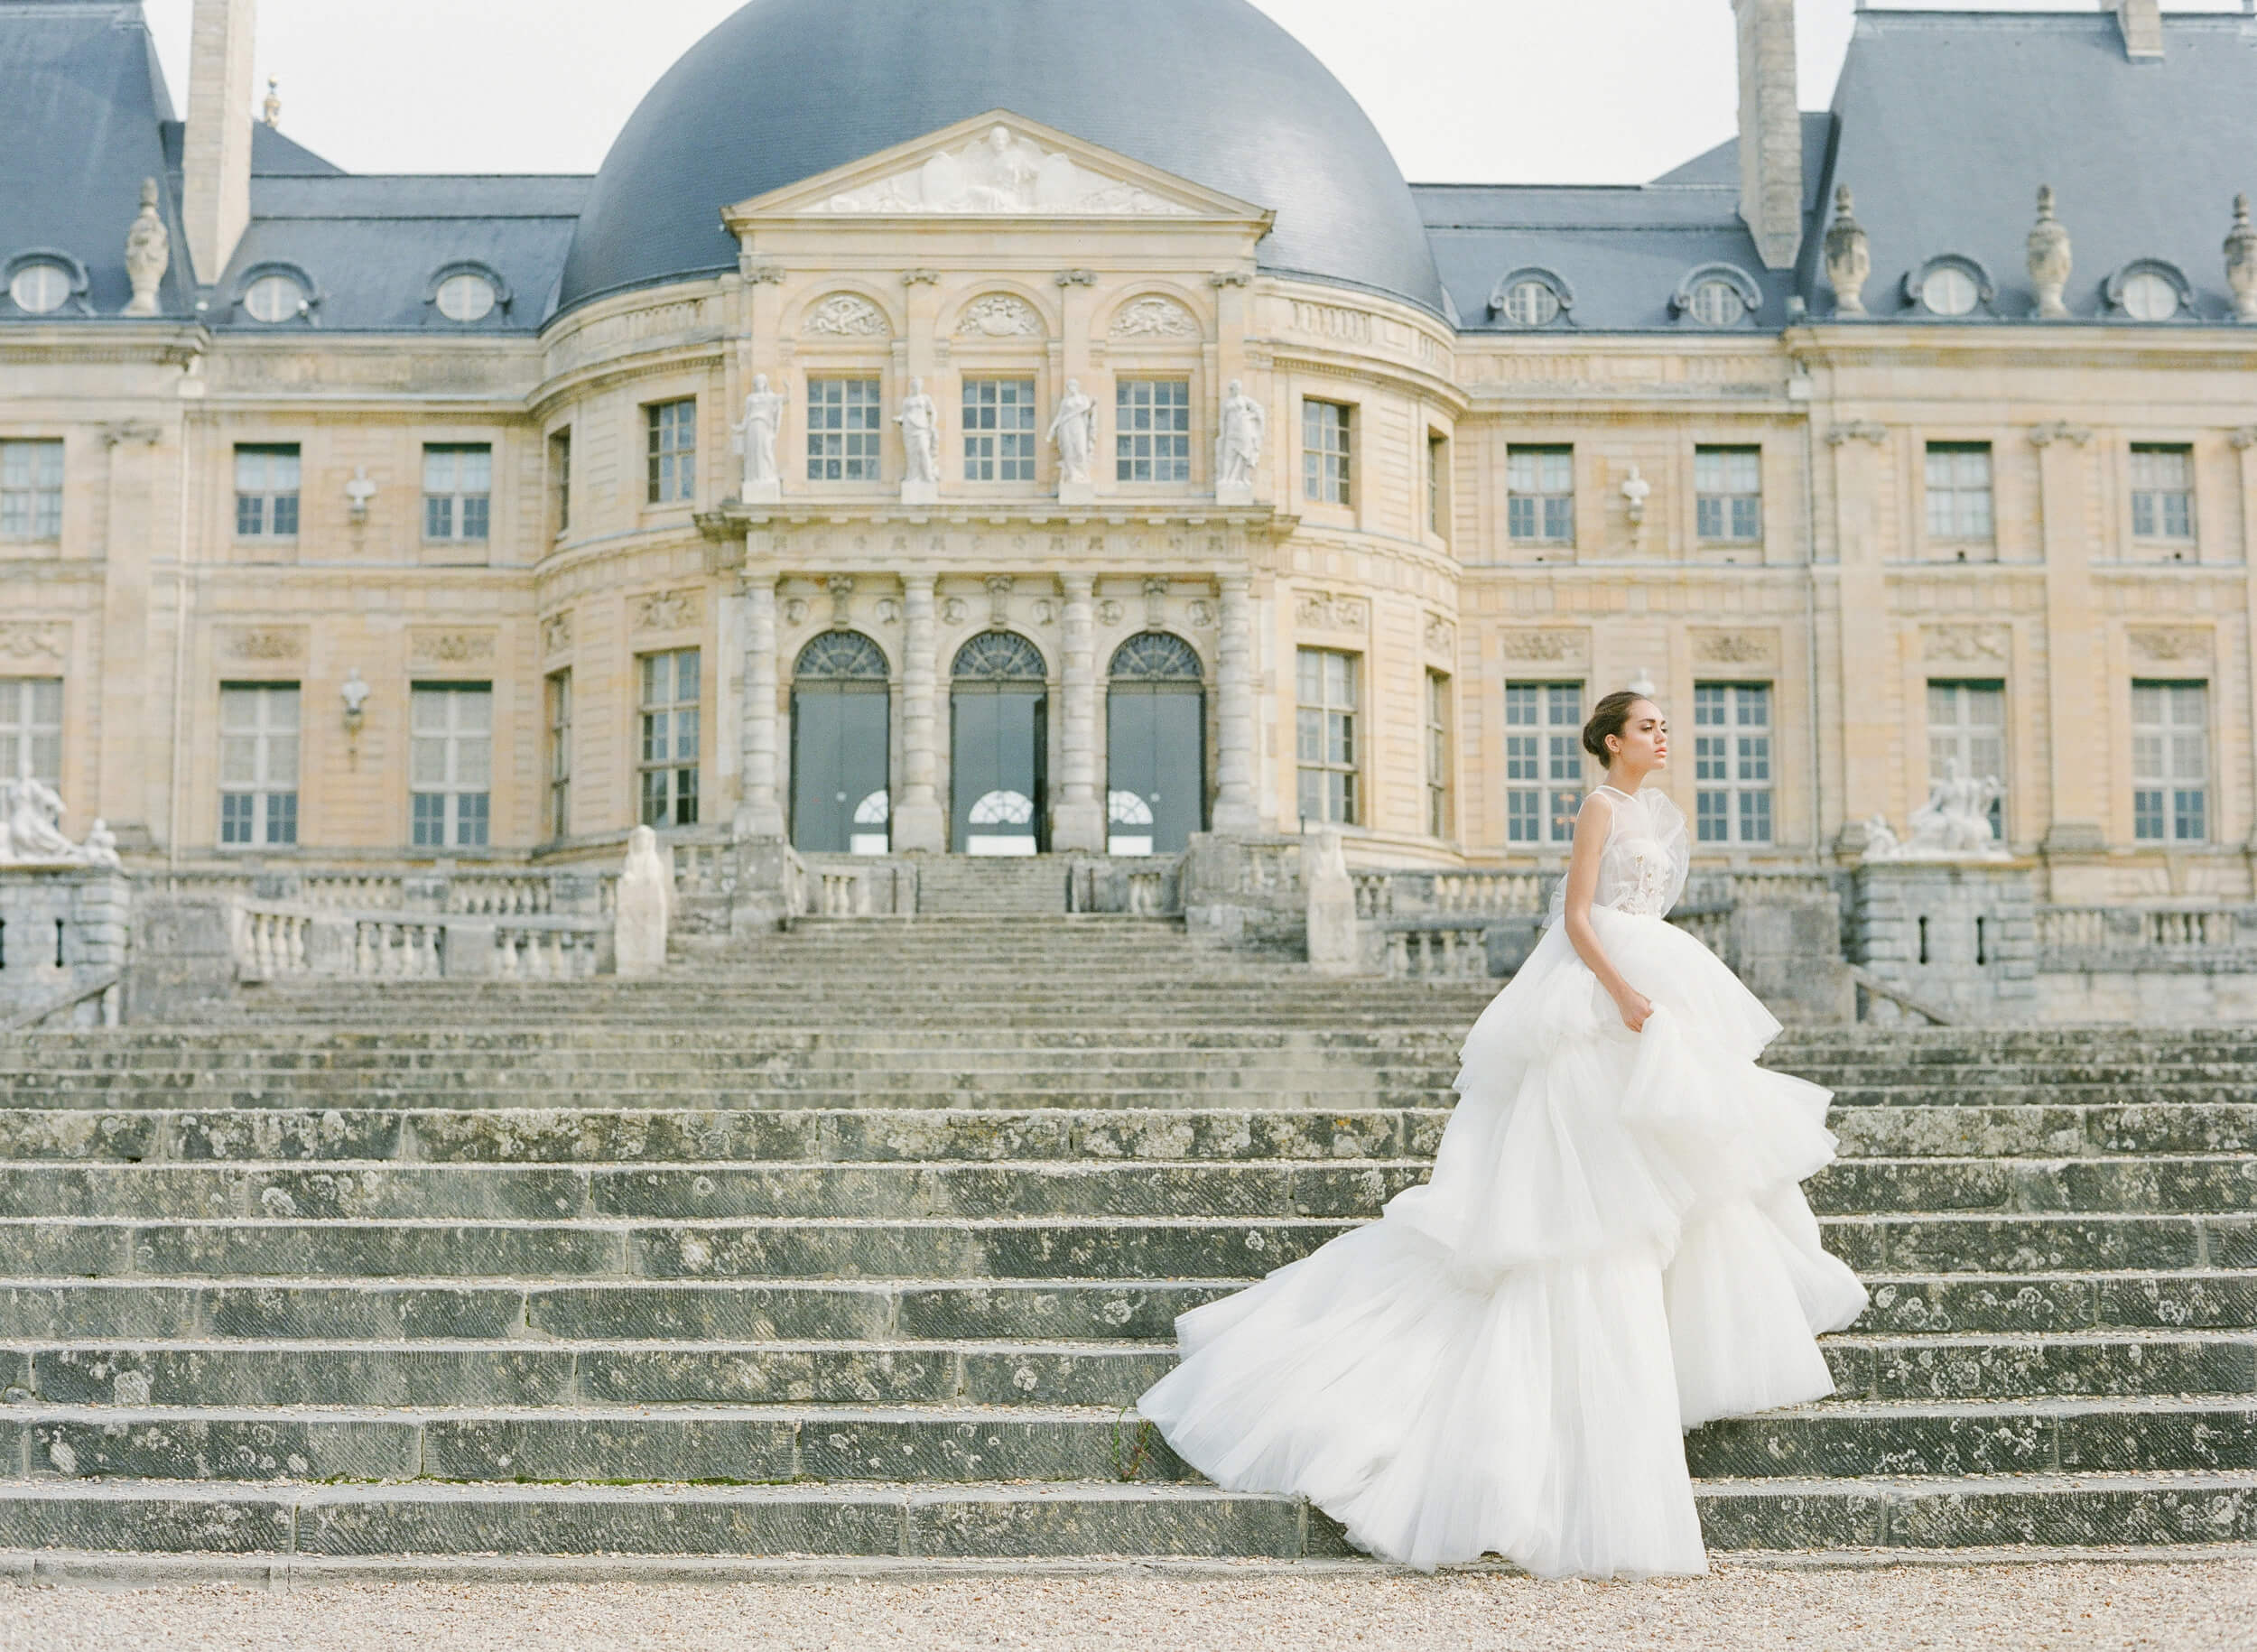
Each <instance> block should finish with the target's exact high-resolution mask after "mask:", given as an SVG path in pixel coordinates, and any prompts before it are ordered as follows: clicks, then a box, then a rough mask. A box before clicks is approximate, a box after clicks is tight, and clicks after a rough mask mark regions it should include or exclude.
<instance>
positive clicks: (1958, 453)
mask: <svg viewBox="0 0 2257 1652" xmlns="http://www.w3.org/2000/svg"><path fill="white" fill-rule="evenodd" d="M1991 534H1992V513H1991V444H1990V443H1989V442H1987V441H1931V442H1929V443H1928V444H1927V536H1928V537H1929V538H1930V539H1936V540H1955V539H1988V538H1990V537H1991Z"/></svg>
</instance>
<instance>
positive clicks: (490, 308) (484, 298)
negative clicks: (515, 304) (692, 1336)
mask: <svg viewBox="0 0 2257 1652" xmlns="http://www.w3.org/2000/svg"><path fill="white" fill-rule="evenodd" d="M423 302H425V303H426V304H429V305H430V306H431V307H432V309H434V310H436V311H438V312H439V314H440V317H441V319H442V320H448V321H451V322H453V323H454V324H455V325H456V326H457V327H475V326H476V325H477V324H478V322H480V321H483V320H486V318H487V317H488V316H490V315H492V314H493V313H494V311H497V310H506V309H508V308H509V303H510V292H509V284H508V283H506V282H505V281H504V280H502V278H501V276H500V275H498V274H496V273H495V272H494V271H493V270H491V269H489V268H488V267H487V266H486V265H483V264H477V263H472V262H469V261H465V262H462V263H459V264H450V265H445V266H443V267H442V268H441V269H440V270H439V271H438V272H437V273H436V274H433V275H432V278H431V284H430V285H429V286H427V287H425V288H424V289H423Z"/></svg>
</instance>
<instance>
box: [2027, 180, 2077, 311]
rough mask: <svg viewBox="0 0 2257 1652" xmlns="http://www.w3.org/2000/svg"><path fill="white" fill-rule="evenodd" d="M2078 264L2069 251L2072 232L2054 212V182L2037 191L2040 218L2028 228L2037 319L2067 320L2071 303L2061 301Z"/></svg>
mask: <svg viewBox="0 0 2257 1652" xmlns="http://www.w3.org/2000/svg"><path fill="white" fill-rule="evenodd" d="M2075 267H2076V265H2075V262H2074V260H2072V259H2071V257H2070V255H2069V232H2068V230H2067V227H2064V226H2063V225H2062V224H2061V222H2060V221H2059V220H2058V219H2057V218H2055V217H2054V216H2053V186H2052V185H2051V184H2049V183H2048V184H2046V185H2044V186H2042V187H2041V188H2040V189H2039V191H2038V222H2037V223H2036V224H2035V225H2034V226H2032V227H2031V228H2030V231H2029V284H2030V285H2031V286H2032V287H2034V288H2036V289H2037V291H2038V319H2039V320H2041V321H2066V320H2068V319H2069V307H2068V306H2067V304H2064V303H2063V302H2061V295H2062V294H2063V293H2064V292H2067V291H2068V287H2069V274H2070V272H2071V270H2073V269H2074V268H2075Z"/></svg>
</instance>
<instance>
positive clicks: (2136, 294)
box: [2123, 270, 2178, 321]
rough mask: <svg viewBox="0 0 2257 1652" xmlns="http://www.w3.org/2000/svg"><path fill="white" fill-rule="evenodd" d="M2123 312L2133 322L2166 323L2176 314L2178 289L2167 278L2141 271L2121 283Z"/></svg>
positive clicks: (2152, 272)
mask: <svg viewBox="0 0 2257 1652" xmlns="http://www.w3.org/2000/svg"><path fill="white" fill-rule="evenodd" d="M2123 312H2124V314H2126V315H2128V316H2130V317H2131V318H2132V320H2135V321H2168V320H2170V319H2171V317H2173V316H2175V315H2177V314H2178V288H2177V287H2175V286H2173V285H2172V284H2171V283H2170V281H2169V278H2168V277H2167V276H2162V275H2158V274H2156V273H2155V272H2154V271H2153V270H2142V271H2141V272H2140V273H2139V274H2137V275H2134V276H2133V277H2132V279H2131V280H2130V281H2127V282H2125V283H2123Z"/></svg>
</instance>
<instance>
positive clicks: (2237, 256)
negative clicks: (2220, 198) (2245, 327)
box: [2225, 195, 2257, 321]
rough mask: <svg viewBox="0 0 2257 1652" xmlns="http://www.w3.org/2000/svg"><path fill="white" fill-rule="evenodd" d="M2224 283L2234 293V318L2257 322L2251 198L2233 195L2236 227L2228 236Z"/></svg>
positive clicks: (2256, 230) (2256, 232)
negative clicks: (2250, 215)
mask: <svg viewBox="0 0 2257 1652" xmlns="http://www.w3.org/2000/svg"><path fill="white" fill-rule="evenodd" d="M2225 284H2226V286H2227V287H2228V288H2229V289H2230V290H2231V291H2232V292H2233V294H2234V320H2236V321H2257V225H2252V223H2251V222H2250V221H2249V197H2248V196H2246V195H2236V196H2235V197H2234V227H2233V229H2232V231H2231V232H2229V233H2228V234H2227V236H2226V237H2225Z"/></svg>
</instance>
